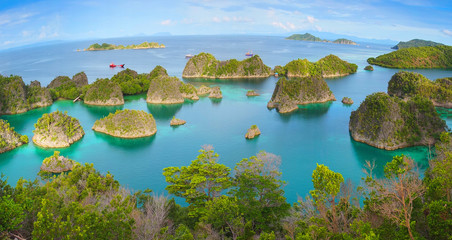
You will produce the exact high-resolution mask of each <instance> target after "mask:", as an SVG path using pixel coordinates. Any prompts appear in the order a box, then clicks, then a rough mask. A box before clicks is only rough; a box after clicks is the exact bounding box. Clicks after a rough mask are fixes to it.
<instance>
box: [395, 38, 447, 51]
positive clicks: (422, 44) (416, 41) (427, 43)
mask: <svg viewBox="0 0 452 240" xmlns="http://www.w3.org/2000/svg"><path fill="white" fill-rule="evenodd" d="M441 45H444V44H442V43H437V42H433V41H427V40H422V39H412V40H410V41H408V42H402V41H400V42H399V43H398V44H397V45H395V46H394V47H392V48H391V49H396V50H397V49H402V48H410V47H434V46H441Z"/></svg>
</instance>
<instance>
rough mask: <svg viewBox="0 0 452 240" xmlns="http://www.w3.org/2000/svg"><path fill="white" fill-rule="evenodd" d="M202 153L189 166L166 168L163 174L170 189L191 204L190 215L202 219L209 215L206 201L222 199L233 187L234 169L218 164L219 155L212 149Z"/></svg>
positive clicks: (203, 150) (167, 188) (202, 150)
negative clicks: (222, 194) (232, 172)
mask: <svg viewBox="0 0 452 240" xmlns="http://www.w3.org/2000/svg"><path fill="white" fill-rule="evenodd" d="M199 152H200V154H199V155H198V157H197V158H196V159H195V160H193V161H192V162H191V164H190V165H189V166H188V167H181V168H179V167H168V168H165V169H163V175H164V176H165V179H166V182H168V183H169V185H168V186H167V187H166V190H168V192H169V193H170V194H174V195H176V196H178V197H182V198H185V201H186V202H187V203H189V204H190V206H189V210H190V212H189V214H190V216H192V217H201V216H202V215H203V214H204V212H205V208H204V205H205V202H206V201H211V200H213V199H215V198H217V197H219V196H220V194H221V192H222V191H223V190H225V189H227V188H228V187H229V186H230V185H231V178H230V177H229V174H230V171H231V169H230V168H228V167H226V166H225V165H223V164H219V163H217V161H218V154H216V153H215V152H214V151H213V149H212V147H210V146H206V147H204V148H203V149H201V150H200V151H199Z"/></svg>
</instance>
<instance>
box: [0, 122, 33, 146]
mask: <svg viewBox="0 0 452 240" xmlns="http://www.w3.org/2000/svg"><path fill="white" fill-rule="evenodd" d="M27 143H28V137H27V135H20V134H19V133H17V132H16V131H14V128H13V127H11V126H10V125H9V122H8V121H6V120H3V119H0V153H4V152H6V151H10V150H13V149H15V148H17V147H19V146H21V145H23V144H27Z"/></svg>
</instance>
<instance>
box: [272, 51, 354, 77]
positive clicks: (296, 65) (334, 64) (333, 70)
mask: <svg viewBox="0 0 452 240" xmlns="http://www.w3.org/2000/svg"><path fill="white" fill-rule="evenodd" d="M357 69H358V66H357V65H356V64H353V63H348V62H346V61H344V60H342V59H340V58H339V57H337V56H335V55H332V54H330V55H328V56H326V57H324V58H321V59H320V60H319V61H317V62H314V63H313V62H309V61H308V60H307V59H297V60H293V61H291V62H289V63H287V64H286V66H284V67H281V66H276V67H275V70H274V71H275V72H276V73H278V75H280V76H287V77H308V76H321V77H337V76H345V75H348V74H351V73H355V72H356V70H357Z"/></svg>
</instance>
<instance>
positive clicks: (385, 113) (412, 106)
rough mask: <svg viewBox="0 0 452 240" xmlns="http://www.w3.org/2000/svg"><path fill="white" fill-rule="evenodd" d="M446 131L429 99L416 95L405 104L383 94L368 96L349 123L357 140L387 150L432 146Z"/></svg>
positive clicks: (352, 114) (353, 113)
mask: <svg viewBox="0 0 452 240" xmlns="http://www.w3.org/2000/svg"><path fill="white" fill-rule="evenodd" d="M446 128H447V125H446V123H445V121H444V120H442V119H441V118H440V117H439V115H438V113H437V112H436V110H435V108H434V107H433V104H432V102H431V101H430V100H428V99H426V98H423V97H421V96H416V97H414V98H410V99H407V101H403V100H401V99H399V98H397V97H391V96H389V95H387V94H386V93H381V92H380V93H374V94H372V95H369V96H367V97H366V99H365V100H364V102H362V103H361V105H360V106H359V108H358V109H357V110H356V111H353V112H352V113H351V116H350V123H349V130H350V134H351V136H352V138H353V139H354V140H355V141H358V142H363V143H366V144H368V145H371V146H374V147H377V148H381V149H386V150H395V149H398V148H404V147H409V146H416V145H430V144H431V145H433V144H434V143H435V142H436V140H437V139H436V137H437V136H439V134H440V133H441V132H442V131H445V129H446Z"/></svg>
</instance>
